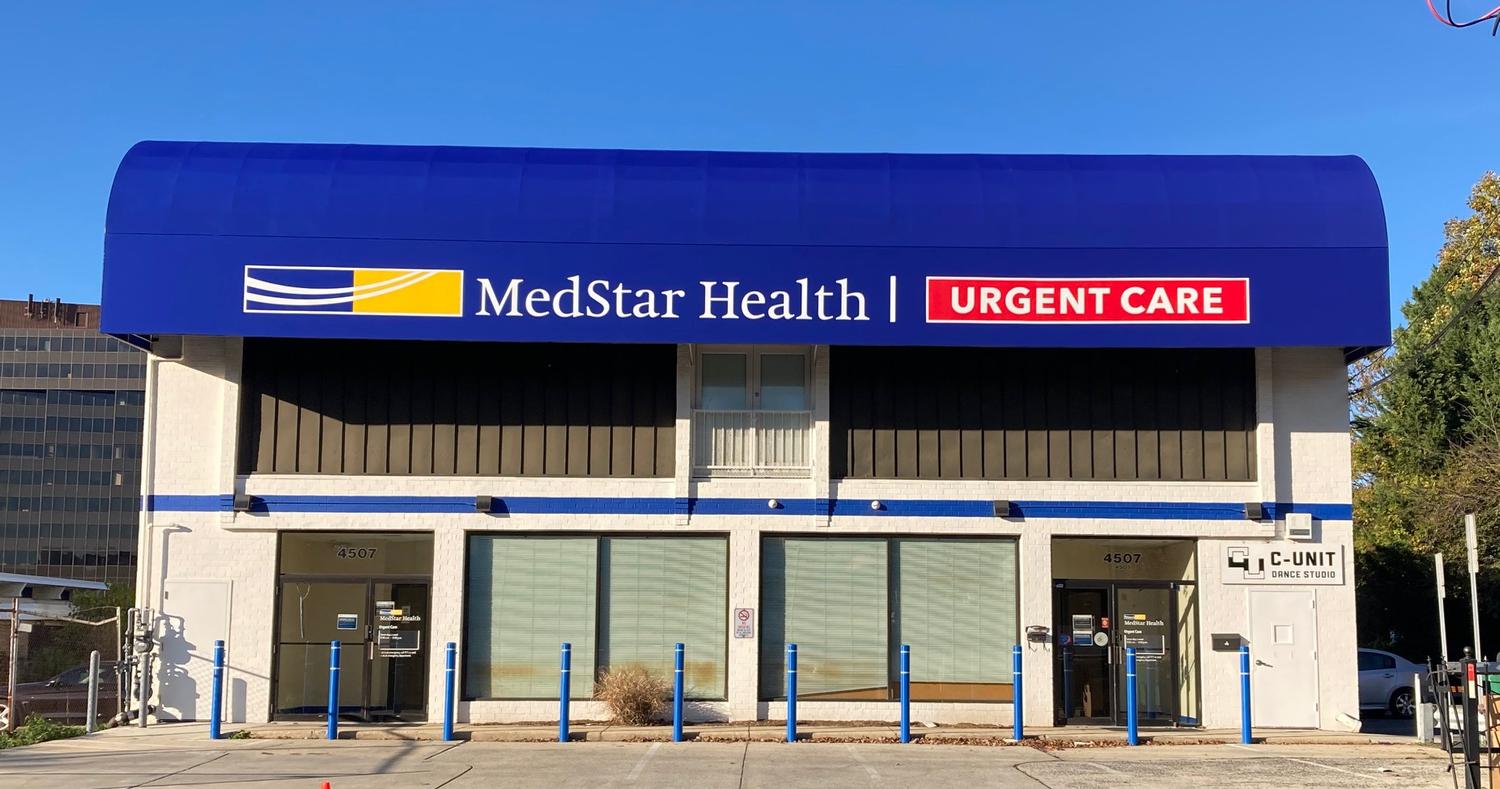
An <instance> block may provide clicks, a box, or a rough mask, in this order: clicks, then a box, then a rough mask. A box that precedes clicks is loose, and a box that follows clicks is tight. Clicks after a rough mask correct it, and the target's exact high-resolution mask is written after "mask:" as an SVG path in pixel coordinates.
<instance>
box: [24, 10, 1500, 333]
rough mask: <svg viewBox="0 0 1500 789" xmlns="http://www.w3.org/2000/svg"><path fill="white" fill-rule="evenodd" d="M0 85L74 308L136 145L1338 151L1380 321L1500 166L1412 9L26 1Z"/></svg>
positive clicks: (45, 288)
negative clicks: (1374, 216) (1380, 201)
mask: <svg viewBox="0 0 1500 789" xmlns="http://www.w3.org/2000/svg"><path fill="white" fill-rule="evenodd" d="M1454 5H1455V8H1456V9H1461V10H1462V11H1464V12H1474V11H1478V10H1482V9H1481V5H1483V4H1481V3H1476V2H1473V0H1455V2H1454ZM0 75H3V76H0V297H15V296H21V297H24V296H25V294H26V293H28V292H35V293H36V294H37V295H38V296H39V297H42V296H44V297H54V296H60V297H62V298H63V299H65V300H76V301H91V300H95V299H97V298H98V296H99V270H100V259H101V239H102V233H103V225H104V207H105V201H106V198H107V196H108V192H109V184H110V179H111V177H112V175H113V172H114V168H115V165H116V164H117V163H118V161H119V159H120V156H121V155H122V154H123V153H124V152H125V150H126V149H127V148H128V147H129V146H130V145H131V144H132V143H134V142H136V141H137V140H142V139H151V138H155V139H186V140H197V139H206V140H255V141H305V142H369V143H413V144H418V143H420V144H452V145H535V146H580V147H590V146H595V147H630V148H707V149H730V150H733V149H739V150H807V151H928V152H1000V153H1029V152H1049V153H1278V154H1322V153H1355V154H1359V155H1361V156H1363V157H1364V158H1365V159H1366V161H1368V162H1369V163H1370V165H1371V167H1372V168H1373V169H1374V171H1375V175H1376V177H1377V178H1378V179H1379V181H1380V186H1381V189H1382V192H1383V193H1384V196H1385V206H1386V214H1387V217H1388V220H1389V224H1390V239H1391V258H1392V260H1391V268H1392V270H1391V279H1392V300H1393V310H1394V309H1395V308H1396V307H1397V306H1399V304H1400V302H1401V301H1402V300H1404V299H1405V297H1406V296H1407V295H1408V294H1409V292H1410V288H1411V286H1412V285H1413V284H1415V283H1416V282H1418V281H1420V279H1421V278H1423V277H1424V276H1425V275H1426V273H1427V271H1428V269H1429V268H1430V267H1431V265H1432V261H1433V255H1434V253H1435V252H1436V250H1437V247H1438V245H1439V244H1440V243H1441V240H1442V223H1443V221H1444V220H1445V219H1447V218H1448V217H1451V216H1454V215H1457V214H1460V213H1464V212H1466V209H1465V207H1464V199H1465V197H1466V196H1467V194H1468V192H1469V188H1470V187H1471V186H1472V185H1473V183H1474V182H1475V181H1476V180H1477V179H1478V178H1479V176H1480V174H1481V173H1482V172H1483V171H1484V170H1486V169H1492V168H1497V167H1500V148H1496V146H1495V141H1496V139H1497V138H1500V98H1497V97H1500V83H1497V82H1496V76H1497V75H1500V40H1497V39H1494V38H1491V37H1490V36H1489V34H1488V29H1487V27H1486V28H1484V29H1480V28H1470V29H1467V30H1451V29H1448V28H1445V27H1442V26H1440V25H1438V24H1437V23H1436V22H1434V21H1433V20H1432V19H1431V18H1430V17H1429V16H1428V14H1427V10H1426V6H1425V4H1424V3H1423V1H1422V0H1380V1H1379V2H1369V1H1368V0H1336V1H1332V2H1291V0H1285V1H1284V2H1281V1H1277V0H1273V1H1272V2H1258V3H1230V2H1218V1H1216V0H1215V1H1208V0H1181V1H1177V2H1173V1H1170V0H1162V1H1160V2H1149V3H1122V2H1039V1H1037V0H1030V1H1028V2H1024V3H1022V2H1009V1H1008V0H977V1H975V2H907V3H889V2H876V1H875V0H861V1H860V2H818V1H817V0H800V1H797V2H765V1H758V2H751V3H745V2H741V3H729V2H722V3H719V2H708V1H707V0H697V1H696V2H675V3H674V2H613V3H590V2H582V1H581V0H553V1H552V2H538V3H520V2H515V3H502V2H487V3H458V2H442V3H439V2H434V3H426V2H411V0H403V1H402V2H391V3H384V2H374V1H373V0H366V1H365V2H358V3H352V2H351V3H343V2H333V1H332V0H317V1H316V2H307V0H301V1H300V2H289V3H270V2H256V3H203V2H193V3H186V2H184V3H151V2H141V3H92V4H89V3H68V2H53V3H25V4H15V5H9V6H7V7H6V8H5V9H3V10H0Z"/></svg>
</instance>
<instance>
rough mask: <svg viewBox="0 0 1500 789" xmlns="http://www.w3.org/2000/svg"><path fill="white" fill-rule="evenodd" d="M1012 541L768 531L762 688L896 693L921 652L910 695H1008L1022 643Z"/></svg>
mask: <svg viewBox="0 0 1500 789" xmlns="http://www.w3.org/2000/svg"><path fill="white" fill-rule="evenodd" d="M1017 600H1018V592H1017V587H1016V543H1015V541H1014V540H1011V539H973V538H929V539H888V538H878V539H864V538H840V537H768V538H766V539H765V540H764V541H763V542H762V544H761V610H762V631H761V651H760V695H761V697H762V698H764V699H774V698H784V697H785V696H786V645H787V644H788V643H793V644H796V645H797V653H798V654H797V697H798V698H799V699H816V700H866V699H870V700H877V699H878V700H884V699H894V698H896V697H897V693H898V691H897V680H898V677H897V674H896V671H897V668H896V667H897V659H898V658H897V653H898V651H899V649H900V645H901V644H903V643H905V644H908V645H909V646H911V649H912V698H913V699H916V700H919V701H1010V700H1011V698H1012V693H1011V675H1010V660H1011V658H1010V655H1011V647H1012V646H1014V645H1015V644H1016V643H1017V637H1018V636H1017V633H1018V629H1017V621H1018V620H1017V613H1016V611H1017Z"/></svg>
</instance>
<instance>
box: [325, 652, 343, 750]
mask: <svg viewBox="0 0 1500 789" xmlns="http://www.w3.org/2000/svg"><path fill="white" fill-rule="evenodd" d="M339 648H340V644H339V642H337V641H330V642H328V739H330V740H337V739H338V738H339Z"/></svg>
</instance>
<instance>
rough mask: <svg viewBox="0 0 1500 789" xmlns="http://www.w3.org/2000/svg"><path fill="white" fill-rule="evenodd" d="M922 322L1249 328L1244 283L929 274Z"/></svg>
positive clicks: (1239, 280) (1247, 287) (1234, 280)
mask: <svg viewBox="0 0 1500 789" xmlns="http://www.w3.org/2000/svg"><path fill="white" fill-rule="evenodd" d="M927 322H928V323H1249V322H1250V280H1249V279H1245V278H1222V279H1207V278H1198V277H1128V278H1126V277H1121V278H1107V279H1055V278H1054V279H1048V278H1034V277H1033V278H1025V277H928V278H927Z"/></svg>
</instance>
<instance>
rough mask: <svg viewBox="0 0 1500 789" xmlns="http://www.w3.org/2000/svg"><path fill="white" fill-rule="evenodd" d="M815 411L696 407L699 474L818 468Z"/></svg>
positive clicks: (795, 472) (800, 472) (792, 473)
mask: <svg viewBox="0 0 1500 789" xmlns="http://www.w3.org/2000/svg"><path fill="white" fill-rule="evenodd" d="M811 435H812V412H811V411H694V412H693V472H694V473H695V474H698V475H699V476H744V477H799V476H806V475H807V474H809V473H811V472H812V452H811V449H810V444H811Z"/></svg>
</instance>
